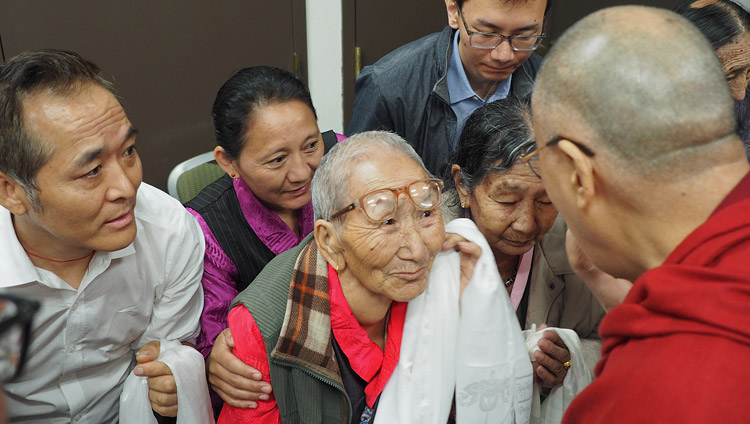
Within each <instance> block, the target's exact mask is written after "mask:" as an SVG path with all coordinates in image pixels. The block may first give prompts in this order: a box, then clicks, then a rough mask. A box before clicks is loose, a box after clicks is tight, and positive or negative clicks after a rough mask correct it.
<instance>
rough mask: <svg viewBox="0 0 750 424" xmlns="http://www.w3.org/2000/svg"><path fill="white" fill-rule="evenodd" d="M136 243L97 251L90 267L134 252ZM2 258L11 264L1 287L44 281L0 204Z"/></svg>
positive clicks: (0, 279) (104, 263) (9, 217)
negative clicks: (112, 249)
mask: <svg viewBox="0 0 750 424" xmlns="http://www.w3.org/2000/svg"><path fill="white" fill-rule="evenodd" d="M136 223H137V220H136ZM134 244H135V241H133V242H132V243H130V245H128V246H127V247H125V248H123V249H120V250H116V251H114V252H102V251H97V252H96V253H95V255H94V257H93V258H92V259H91V262H90V264H89V269H90V270H91V269H94V268H95V267H96V268H99V269H102V270H103V269H106V268H107V267H108V266H109V263H110V262H111V261H112V260H114V259H119V258H123V257H125V256H130V255H132V254H134V253H135V246H134ZM0 258H2V259H0V260H1V261H2V262H0V263H2V264H5V265H10V266H5V267H4V268H5V269H3V272H2V274H1V275H0V288H2V287H14V286H20V285H22V284H28V283H33V282H38V281H42V278H41V276H40V275H39V271H38V270H37V269H36V266H35V265H34V263H33V262H31V259H29V255H27V254H26V252H25V251H24V250H23V246H21V242H20V241H18V236H17V235H16V230H15V228H14V227H13V220H12V216H11V213H10V211H9V210H7V209H5V208H4V207H2V206H0Z"/></svg>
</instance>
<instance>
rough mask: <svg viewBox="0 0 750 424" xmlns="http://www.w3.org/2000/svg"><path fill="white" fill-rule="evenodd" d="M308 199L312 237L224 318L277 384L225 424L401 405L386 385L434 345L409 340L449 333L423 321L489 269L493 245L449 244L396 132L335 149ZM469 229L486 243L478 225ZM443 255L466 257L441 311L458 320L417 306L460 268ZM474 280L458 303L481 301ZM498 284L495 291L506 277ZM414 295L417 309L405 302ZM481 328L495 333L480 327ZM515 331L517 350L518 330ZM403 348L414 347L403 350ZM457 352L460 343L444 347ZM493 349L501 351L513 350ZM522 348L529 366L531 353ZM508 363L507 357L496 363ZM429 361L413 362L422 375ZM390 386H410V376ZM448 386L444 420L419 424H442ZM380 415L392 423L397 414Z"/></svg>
mask: <svg viewBox="0 0 750 424" xmlns="http://www.w3.org/2000/svg"><path fill="white" fill-rule="evenodd" d="M312 196H313V205H314V208H315V216H316V222H315V228H314V230H313V237H307V238H306V239H305V240H303V241H302V242H301V243H300V245H299V246H297V247H295V248H293V249H290V250H289V251H287V252H285V253H283V254H281V255H279V256H278V257H277V258H275V259H274V260H272V261H271V262H270V263H269V264H268V265H267V266H266V268H265V269H264V270H263V271H262V272H261V274H260V275H259V276H258V278H256V280H255V281H254V282H253V284H251V285H250V286H249V287H248V288H247V289H246V290H245V291H244V292H242V293H241V294H240V295H239V296H238V297H237V299H235V302H234V306H235V307H234V308H233V309H232V310H231V311H230V313H229V328H230V330H231V332H232V334H233V336H234V340H235V349H234V353H235V354H236V355H237V357H238V358H240V359H241V360H243V361H245V362H246V363H248V364H250V365H252V366H253V367H255V368H257V369H258V370H259V371H260V372H261V373H262V374H263V376H264V379H266V381H269V382H271V383H272V384H273V394H272V397H271V399H270V400H269V401H263V402H259V403H258V408H257V409H240V408H235V407H232V406H230V405H228V404H226V405H225V406H224V409H223V410H222V412H221V415H220V417H219V423H234V422H238V423H239V422H258V423H277V422H346V423H349V422H353V423H360V422H372V421H373V420H374V415H375V412H376V411H377V405H378V404H379V399H380V397H381V393H389V395H388V396H387V398H388V400H384V402H385V403H386V404H389V405H394V404H396V403H398V401H399V397H400V393H401V392H400V391H399V390H401V389H395V388H394V389H395V391H394V389H391V388H386V383H388V382H389V380H390V379H391V377H392V376H394V377H395V376H397V375H398V376H401V375H404V373H406V374H409V372H410V371H409V368H410V367H409V366H405V364H401V363H399V359H400V358H401V357H402V354H404V353H405V352H408V353H413V352H415V349H414V346H422V341H425V342H431V341H432V340H422V341H419V342H414V341H415V340H419V337H416V338H415V337H414V336H415V335H416V336H419V334H418V333H419V332H420V331H419V329H422V328H424V327H422V326H421V325H426V326H428V327H429V326H432V328H434V330H432V331H434V332H435V333H434V334H435V336H436V338H441V336H442V333H443V332H444V331H451V330H449V329H446V327H448V326H444V325H443V324H440V322H441V321H440V318H439V317H438V319H437V320H436V321H434V320H432V319H424V318H425V317H427V316H432V315H435V314H437V315H438V316H440V315H450V314H452V312H451V311H452V310H455V311H456V314H458V310H459V308H458V305H457V301H458V296H459V293H460V291H459V288H458V286H459V280H460V286H461V289H463V287H465V286H466V285H467V284H468V281H469V279H470V278H471V276H472V274H474V273H475V271H474V264H475V263H477V260H479V261H480V262H479V263H480V264H481V263H484V264H485V265H484V266H482V269H480V270H478V271H477V272H478V273H479V274H478V275H477V278H476V279H475V280H480V279H481V278H479V277H480V276H481V275H482V273H484V269H488V268H491V266H492V265H491V264H492V260H491V256H490V255H489V247H487V246H486V242H484V241H481V243H483V245H484V246H485V248H486V250H485V251H486V252H487V253H488V255H484V254H481V251H482V249H480V247H479V246H478V245H477V244H475V243H470V242H468V241H466V240H462V239H461V238H460V237H457V236H455V235H450V236H449V237H448V238H446V232H445V231H446V230H445V228H444V226H443V219H442V213H441V209H440V207H441V200H442V182H441V181H440V180H436V179H434V178H432V177H431V175H430V174H429V173H428V172H427V170H426V169H425V168H424V165H423V163H422V160H421V159H420V158H419V156H418V155H417V154H416V153H415V152H414V150H413V149H412V148H411V147H410V146H409V145H408V144H407V143H406V142H405V141H404V140H403V139H402V138H401V137H399V136H398V135H396V134H393V133H388V132H382V131H373V132H366V133H361V134H357V135H355V136H353V137H351V138H349V139H348V140H347V141H345V142H342V143H340V144H338V145H337V146H335V147H334V148H333V149H332V150H331V151H330V152H329V153H328V154H327V155H326V156H325V157H324V158H323V160H322V162H321V164H320V166H319V167H318V170H317V171H316V174H315V177H314V179H313V184H312ZM468 224H470V225H471V227H472V228H473V231H474V232H475V233H476V235H477V237H479V238H481V234H480V233H479V232H478V230H476V227H475V226H474V225H473V224H472V223H471V222H468ZM451 228H452V227H449V228H448V229H449V230H450V229H451ZM475 240H476V239H475ZM441 249H443V250H452V249H455V250H458V251H459V252H461V261H460V278H459V271H458V269H457V268H458V260H456V262H455V265H456V266H455V267H454V268H450V271H455V274H454V275H455V276H456V279H455V281H456V284H455V285H452V286H451V287H454V288H455V296H453V300H454V301H455V307H450V305H449V303H450V302H449V303H447V304H448V306H449V307H448V308H446V309H451V311H448V310H445V311H443V310H437V311H436V309H439V308H424V307H423V305H424V303H421V302H422V301H424V300H425V297H423V296H420V295H422V294H423V292H424V293H425V294H429V293H434V292H435V289H440V288H444V287H445V285H440V284H437V285H435V284H430V287H429V289H428V287H427V283H428V278H430V270H431V269H433V264H434V265H435V266H440V267H441V269H443V271H441V273H446V270H447V268H445V266H446V264H448V262H446V261H445V259H444V258H448V259H449V260H450V258H454V259H456V255H454V253H452V252H447V253H446V254H444V255H440V257H439V258H440V259H439V260H438V261H436V260H435V259H436V256H437V254H438V253H439V252H440V251H441ZM450 263H453V262H450ZM495 275H497V273H495ZM475 280H472V284H471V285H469V288H468V289H467V292H464V295H463V296H465V297H464V299H463V300H466V299H467V298H466V296H467V293H469V294H468V299H471V298H472V296H474V294H475V293H476V290H475V289H476V287H477V284H478V283H476V282H475ZM495 281H497V282H498V283H499V277H496V278H495ZM497 285H498V284H495V285H494V286H495V287H497ZM426 290H427V291H426ZM497 293H499V294H501V295H503V296H504V293H503V292H501V291H498V292H497ZM417 298H418V299H419V301H418V303H413V302H412V303H410V302H411V301H413V300H416V299H417ZM504 299H505V302H507V303H508V311H509V312H508V315H507V317H508V318H511V319H512V318H513V315H512V312H510V305H509V302H508V300H507V297H504ZM463 300H462V301H463ZM407 303H408V306H409V312H408V314H407ZM415 311H424V315H420V316H419V317H418V318H416V319H412V318H411V317H413V316H414V315H415ZM430 314H432V315H430ZM407 317H409V318H407ZM492 319H495V318H492ZM460 320H461V321H462V322H463V320H464V317H461V319H460ZM414 323H421V324H418V325H417V326H415V325H414ZM514 325H515V324H514ZM483 326H488V325H487V324H486V323H482V325H478V326H477V327H483ZM489 326H491V325H489ZM509 327H510V326H509ZM412 329H417V330H416V332H415V331H413V330H412ZM514 331H516V335H517V336H518V339H519V346H522V345H523V341H522V338H521V334H520V330H519V329H518V328H517V326H516V328H514ZM511 336H512V335H511ZM480 339H481V338H480ZM456 340H458V339H456ZM509 340H510V339H509ZM402 341H403V343H404V345H405V346H408V347H406V349H407V350H406V351H405V352H402ZM480 342H481V340H480ZM454 344H456V343H455V340H453V343H442V346H446V345H451V346H453V345H454ZM480 344H481V343H480ZM498 344H499V345H501V346H504V348H502V349H508V346H511V344H509V343H498ZM519 349H520V352H521V358H523V357H524V356H525V352H524V351H523V348H522V347H520V348H519ZM416 350H417V351H419V349H416ZM437 350H439V349H437ZM419 352H421V353H424V352H423V351H419ZM432 353H433V350H430V351H429V352H428V354H432ZM511 354H512V352H510V351H507V350H503V351H502V352H501V353H499V354H497V355H493V357H498V358H501V359H502V357H503V356H504V357H506V358H508V357H511ZM411 358H414V356H411ZM423 363H424V361H418V363H417V364H415V367H416V368H419V367H422V365H423ZM522 365H524V366H525V367H526V368H527V369H528V370H527V371H526V374H525V375H526V376H527V377H528V387H529V388H530V387H531V378H530V377H531V368H530V367H529V366H528V362H526V363H523V364H522ZM451 366H454V364H453V363H451ZM423 368H424V367H423ZM438 368H440V367H438ZM445 368H447V367H445ZM445 368H441V369H440V372H435V369H430V370H429V371H430V372H429V374H432V375H435V374H441V373H446V374H447V373H448V370H446V369H445ZM515 369H517V370H518V372H516V373H514V375H516V376H517V377H514V378H515V380H514V381H515V382H516V384H518V386H519V387H520V386H521V385H522V384H521V381H522V378H523V375H524V374H523V373H524V371H523V367H516V368H515ZM484 374H485V373H483V375H482V378H483V379H486V378H487V376H486V375H484ZM487 374H489V373H487ZM426 378H430V376H429V375H427V376H426ZM393 380H394V381H395V380H398V381H400V382H404V381H406V380H409V377H408V375H407V376H406V379H405V380H401V379H400V377H399V378H394V379H393ZM420 381H426V380H420ZM441 381H443V380H441ZM444 381H446V382H447V383H451V384H444V385H443V386H445V387H443V388H446V387H447V389H448V391H447V396H442V397H440V398H439V401H437V402H435V403H438V404H435V403H432V404H431V406H430V408H431V409H435V410H438V409H440V410H441V411H443V412H444V414H437V415H436V417H437V418H438V420H425V419H420V422H441V423H442V422H445V421H446V419H447V417H448V412H449V410H450V400H451V398H452V397H453V390H454V389H453V387H454V384H457V383H455V380H451V378H447V379H445V380H444ZM503 381H505V380H503ZM438 385H439V384H438ZM434 386H435V385H431V386H430V390H425V387H423V386H421V385H417V386H414V388H413V389H410V392H412V393H414V392H425V391H432V390H434V389H435V387H434ZM462 387H464V386H462ZM512 391H513V390H510V392H512ZM443 392H444V393H445V391H443ZM392 393H397V395H396V396H391V394H392ZM527 393H528V391H527ZM528 397H529V398H530V395H529V396H528ZM383 408H385V410H386V411H387V412H388V413H389V414H390V413H393V412H394V410H395V409H397V408H396V407H394V406H389V407H385V406H383ZM476 408H479V406H478V405H477V406H476ZM428 412H429V411H428ZM386 417H390V415H388V414H386ZM440 419H441V420H440ZM387 421H390V418H386V419H385V421H384V422H387Z"/></svg>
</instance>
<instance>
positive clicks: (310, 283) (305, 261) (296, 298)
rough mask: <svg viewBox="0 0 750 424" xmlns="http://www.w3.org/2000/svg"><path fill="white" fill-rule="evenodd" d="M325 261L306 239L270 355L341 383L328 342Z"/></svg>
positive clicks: (328, 318) (328, 326) (330, 335)
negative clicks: (277, 338) (276, 339)
mask: <svg viewBox="0 0 750 424" xmlns="http://www.w3.org/2000/svg"><path fill="white" fill-rule="evenodd" d="M330 308H331V304H330V297H329V294H328V263H327V262H326V260H325V259H324V258H323V256H322V255H321V254H320V252H319V251H318V246H317V244H316V243H315V242H314V241H313V242H311V243H309V244H308V245H307V246H306V247H305V248H304V250H303V251H302V252H301V253H300V255H299V256H298V257H297V262H296V263H295V265H294V271H293V272H292V281H291V284H290V287H289V297H288V300H287V304H286V313H285V316H284V323H283V325H282V327H281V333H280V335H279V340H278V342H277V343H276V346H275V347H274V349H273V351H272V352H271V357H272V358H276V359H282V360H285V361H289V362H292V363H297V364H300V365H303V366H305V367H308V368H310V369H311V370H312V371H314V372H316V373H319V374H321V375H323V376H325V377H328V378H330V379H332V380H334V381H337V382H339V383H341V385H342V386H343V382H342V381H341V374H340V372H339V365H338V362H336V358H335V356H334V353H333V346H332V342H331V337H332V331H331V318H330V317H331V311H330Z"/></svg>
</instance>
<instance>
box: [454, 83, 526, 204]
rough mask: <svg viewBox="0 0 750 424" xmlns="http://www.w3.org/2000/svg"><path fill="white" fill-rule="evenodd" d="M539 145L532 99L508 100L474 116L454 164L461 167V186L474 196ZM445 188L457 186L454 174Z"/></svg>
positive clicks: (479, 111)
mask: <svg viewBox="0 0 750 424" xmlns="http://www.w3.org/2000/svg"><path fill="white" fill-rule="evenodd" d="M535 142H536V139H535V138H534V129H533V128H532V126H531V101H530V99H529V98H528V97H508V98H505V99H502V100H497V101H494V102H492V103H489V104H486V105H484V106H482V107H480V108H479V109H477V110H475V111H474V113H472V114H471V116H470V117H469V119H467V120H466V124H465V125H464V129H463V131H461V136H460V137H459V139H458V145H457V146H456V151H455V153H453V157H452V158H451V161H450V163H451V164H455V165H458V166H460V167H461V170H460V171H459V173H458V177H459V180H460V181H461V185H462V186H463V187H464V188H466V190H468V191H469V192H473V191H474V189H475V188H476V187H477V185H478V184H480V183H481V182H482V180H484V178H485V177H486V176H487V175H488V174H491V173H494V172H502V171H507V170H509V169H510V168H512V167H513V165H515V164H516V163H517V162H518V159H519V158H520V157H521V155H522V154H523V153H525V152H526V151H528V150H529V149H530V148H531V147H533V146H534V145H535ZM445 185H446V187H447V188H448V189H450V188H453V187H454V186H455V182H454V181H453V178H452V177H451V175H450V173H448V174H447V175H446V176H445ZM456 199H457V198H456Z"/></svg>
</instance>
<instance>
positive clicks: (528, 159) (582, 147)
mask: <svg viewBox="0 0 750 424" xmlns="http://www.w3.org/2000/svg"><path fill="white" fill-rule="evenodd" d="M563 140H567V141H569V142H571V143H572V144H573V145H574V146H576V147H578V149H579V150H580V151H582V152H583V154H585V155H586V156H589V157H594V151H593V150H591V148H590V147H588V146H586V145H585V144H583V143H580V142H578V141H575V140H571V139H570V137H565V136H561V135H556V136H554V137H552V138H551V139H550V140H549V141H548V142H546V143H544V145H543V146H542V147H540V148H538V149H535V150H533V151H531V152H528V151H527V152H526V153H524V154H522V155H521V157H520V158H519V160H520V161H521V162H526V164H527V165H528V166H529V169H530V170H531V172H532V173H533V174H534V175H536V176H537V177H539V179H541V178H542V176H541V175H539V173H538V172H536V171H535V170H534V167H532V166H531V159H532V158H533V157H534V156H536V155H538V154H539V152H541V151H542V150H543V149H546V148H547V147H550V146H554V145H555V144H557V143H559V142H561V141H563Z"/></svg>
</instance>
